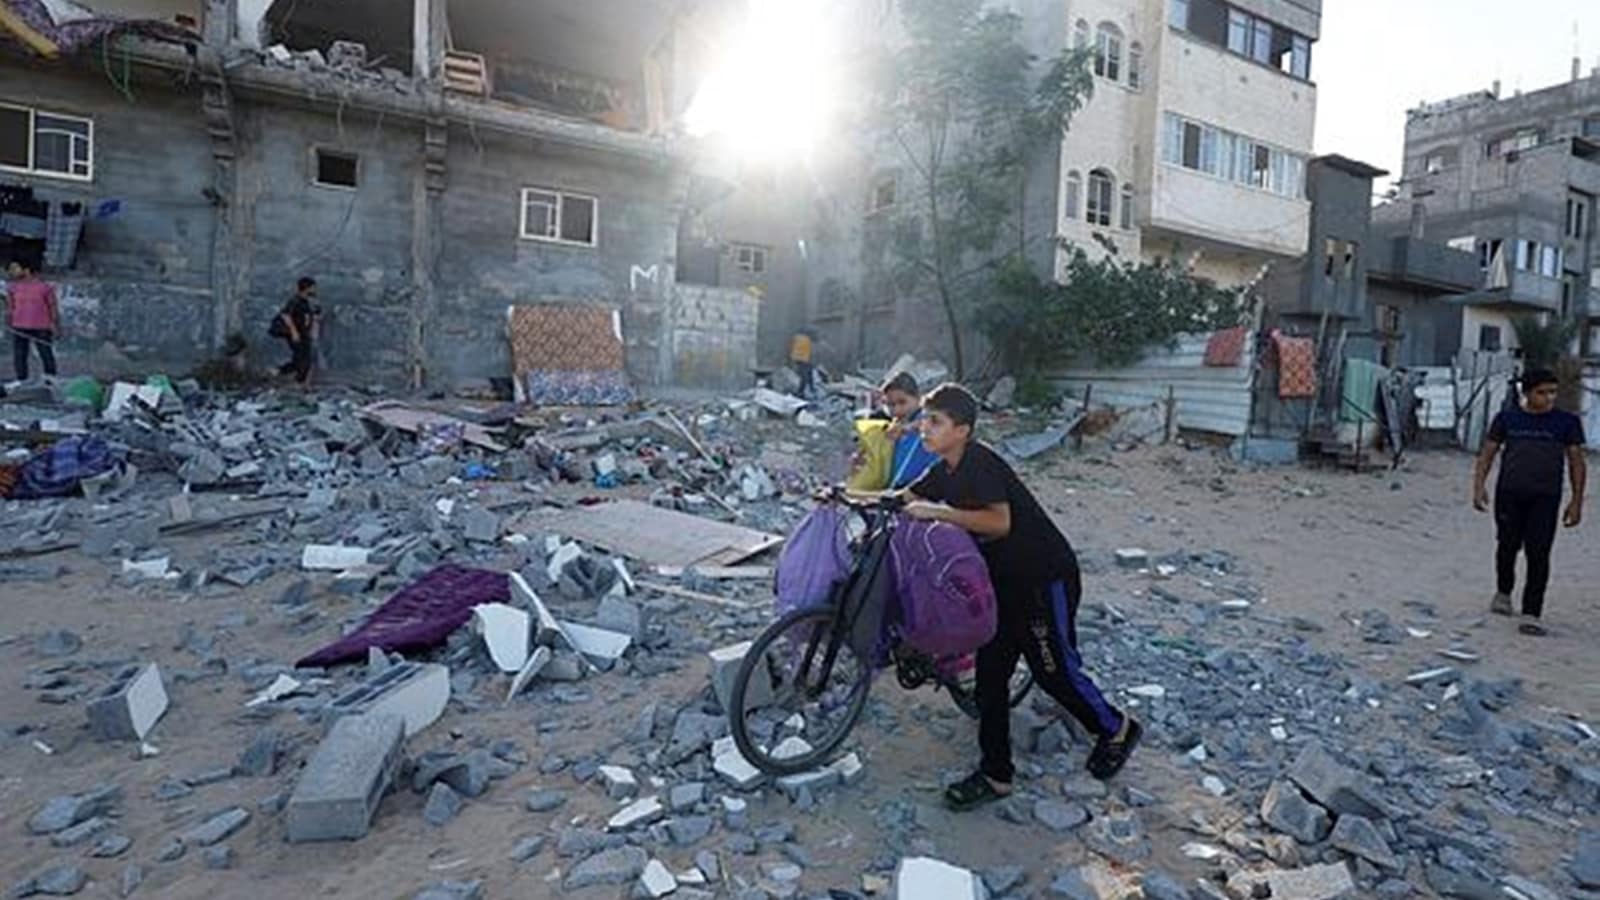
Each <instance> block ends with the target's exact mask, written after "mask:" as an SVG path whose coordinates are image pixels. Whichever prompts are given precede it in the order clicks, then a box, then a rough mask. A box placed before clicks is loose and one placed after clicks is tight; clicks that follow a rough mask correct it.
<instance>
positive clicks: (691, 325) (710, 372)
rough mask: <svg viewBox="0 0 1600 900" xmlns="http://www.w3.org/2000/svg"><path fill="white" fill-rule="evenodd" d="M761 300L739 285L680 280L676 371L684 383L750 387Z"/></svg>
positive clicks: (676, 296)
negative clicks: (731, 285) (701, 283)
mask: <svg viewBox="0 0 1600 900" xmlns="http://www.w3.org/2000/svg"><path fill="white" fill-rule="evenodd" d="M760 311H761V301H760V299H759V298H758V297H757V296H756V295H755V294H753V293H751V292H750V291H747V290H740V289H738V288H726V287H708V286H705V285H693V284H680V285H677V286H676V287H674V288H673V298H672V370H673V380H674V381H675V382H677V383H680V384H696V385H702V386H705V387H715V388H726V389H736V388H743V387H748V386H749V385H750V383H751V370H752V369H753V368H754V367H755V365H756V325H757V319H758V317H759V316H760Z"/></svg>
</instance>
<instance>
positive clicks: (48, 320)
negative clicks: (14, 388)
mask: <svg viewBox="0 0 1600 900" xmlns="http://www.w3.org/2000/svg"><path fill="white" fill-rule="evenodd" d="M8 272H9V274H10V276H11V282H10V283H9V284H8V285H6V325H7V326H9V328H10V330H11V360H12V362H13V363H14V364H15V365H16V368H17V380H18V381H27V380H28V356H29V354H30V353H31V350H32V348H34V347H37V348H38V349H39V361H40V362H42V363H44V373H45V374H46V375H54V374H56V350H55V345H56V336H57V335H59V334H60V333H61V317H60V314H59V312H58V308H57V306H56V289H55V286H54V285H51V284H48V283H46V282H44V281H40V280H39V275H38V273H37V272H35V271H34V270H33V267H32V266H31V265H28V264H27V263H23V262H13V263H12V264H11V268H10V269H9V270H8Z"/></svg>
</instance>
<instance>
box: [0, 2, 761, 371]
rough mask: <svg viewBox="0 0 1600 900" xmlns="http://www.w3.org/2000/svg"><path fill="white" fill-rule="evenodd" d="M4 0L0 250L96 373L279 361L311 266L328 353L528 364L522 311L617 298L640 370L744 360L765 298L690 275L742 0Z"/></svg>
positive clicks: (358, 366)
mask: <svg viewBox="0 0 1600 900" xmlns="http://www.w3.org/2000/svg"><path fill="white" fill-rule="evenodd" d="M4 5H5V9H6V11H7V12H8V13H9V15H8V16H7V17H6V20H5V29H4V31H5V33H4V40H3V41H0V154H3V157H0V197H3V198H4V203H5V204H6V209H5V210H4V216H5V217H4V218H3V219H0V231H3V232H4V237H3V238H0V255H4V256H6V257H7V258H10V257H23V258H29V259H35V260H37V261H39V262H42V263H43V264H44V272H45V275H46V277H47V278H49V279H50V280H51V281H53V282H55V283H56V284H57V285H58V286H59V293H60V296H61V302H62V312H63V319H64V323H65V327H66V332H67V334H66V342H67V348H68V350H67V356H68V357H69V358H73V357H74V356H76V357H78V358H79V359H80V360H82V359H88V360H91V361H92V366H91V365H90V364H88V363H86V364H84V366H83V367H85V368H89V367H93V368H100V369H115V368H119V367H122V368H127V367H139V368H146V369H148V368H154V367H170V368H174V369H181V368H184V367H187V366H190V365H192V364H194V363H196V362H198V361H199V360H201V359H203V358H204V357H206V356H208V355H210V354H211V353H213V352H214V351H215V348H218V347H220V346H222V345H223V343H224V342H225V341H226V339H227V338H228V336H229V335H231V334H235V333H238V334H242V335H244V336H245V337H246V338H247V339H248V340H249V341H250V343H251V344H252V345H255V347H256V350H255V351H254V354H255V355H257V356H260V357H261V358H262V359H261V361H271V360H270V358H271V357H272V356H273V355H275V354H276V352H277V350H276V348H275V347H272V346H261V345H264V344H269V343H270V340H269V339H268V337H267V324H268V321H269V320H270V318H271V317H272V316H273V315H274V314H275V313H276V312H277V310H278V309H279V308H280V307H281V305H282V304H283V302H284V301H285V299H286V298H287V296H288V294H289V293H290V292H291V291H292V288H293V283H294V280H295V279H296V278H297V277H299V276H301V275H310V276H312V277H315V278H316V279H317V280H318V282H319V284H320V288H321V298H322V303H323V306H324V308H325V318H324V330H323V340H322V344H323V353H324V359H323V363H324V365H325V366H326V367H327V368H328V369H330V370H331V371H332V372H334V373H336V375H337V376H342V377H351V378H371V377H379V378H390V379H394V378H397V377H401V376H403V377H404V379H405V380H406V381H408V382H410V383H413V384H418V385H421V384H428V385H451V384H457V383H461V382H464V381H481V380H483V379H487V378H495V377H504V376H507V375H509V374H510V373H511V371H512V367H513V360H512V354H513V350H512V347H511V343H510V341H508V337H507V331H508V325H507V323H508V318H509V314H508V308H510V307H516V306H522V305H530V304H551V303H553V304H563V305H576V306H579V307H581V308H584V309H586V310H590V311H593V310H592V309H591V308H597V309H603V310H609V311H611V312H612V315H611V316H610V317H609V321H610V323H611V324H612V327H613V328H614V329H615V330H616V331H617V332H618V333H619V336H620V340H621V343H622V344H623V345H624V348H625V349H624V352H623V354H622V356H623V357H624V359H625V370H626V377H627V379H628V380H629V381H630V382H631V383H632V384H635V385H655V384H664V383H682V382H691V383H700V384H706V385H723V384H728V383H744V382H746V381H747V380H748V378H749V372H750V369H751V367H752V366H753V364H754V356H755V335H756V319H757V311H758V301H757V297H756V292H752V291H750V290H747V289H745V287H744V286H740V285H737V284H727V285H724V284H720V283H717V282H715V281H713V283H710V284H705V283H702V284H698V285H694V286H692V287H691V286H680V285H679V282H678V278H677V268H678V261H677V253H678V248H679V244H680V240H679V233H680V230H681V228H682V227H683V218H684V217H683V212H684V209H685V205H686V203H687V202H688V196H689V193H690V185H691V182H692V181H693V178H694V174H693V168H694V158H693V152H692V146H691V144H690V142H688V141H687V139H685V138H683V137H682V136H681V130H680V128H679V126H678V121H679V117H680V115H681V113H682V112H683V111H684V109H685V108H686V107H687V105H688V102H689V100H690V99H691V97H692V94H693V90H694V86H695V84H696V81H697V79H698V78H699V77H700V71H699V67H700V66H702V65H703V62H702V60H703V59H704V58H705V57H706V55H707V54H706V52H705V47H706V45H707V42H708V41H710V40H711V36H712V35H714V33H715V29H716V27H717V24H718V22H719V16H722V15H724V14H725V12H726V10H725V9H724V8H723V6H724V5H723V4H720V3H716V2H695V0H648V2H624V0H604V2H587V3H583V2H566V0H564V2H555V3H544V4H538V5H527V4H514V3H510V2H506V0H451V2H449V3H446V0H415V2H414V3H412V4H411V5H410V9H409V10H408V11H409V12H410V15H400V14H397V10H396V8H395V6H394V4H380V3H376V2H372V0H347V2H333V0H277V2H266V0H189V2H185V0H106V2H103V3H100V4H98V5H96V6H95V7H94V8H93V9H89V8H85V7H82V6H78V5H76V4H73V3H71V2H69V0H4ZM47 238H49V239H48V240H47ZM703 281H704V280H703ZM582 321H586V322H590V323H594V322H599V323H602V324H603V323H605V322H607V321H608V318H607V317H606V316H600V317H599V318H596V317H594V316H589V317H587V318H586V319H583V320H582ZM597 327H598V326H597ZM80 351H81V352H80ZM91 351H93V353H92V355H91Z"/></svg>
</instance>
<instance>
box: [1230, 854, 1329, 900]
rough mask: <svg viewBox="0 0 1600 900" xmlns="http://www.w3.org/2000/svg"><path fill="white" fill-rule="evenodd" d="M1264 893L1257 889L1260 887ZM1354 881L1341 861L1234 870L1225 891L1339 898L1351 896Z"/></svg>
mask: <svg viewBox="0 0 1600 900" xmlns="http://www.w3.org/2000/svg"><path fill="white" fill-rule="evenodd" d="M1263 890H1264V891H1265V893H1260V892H1261V891H1263ZM1355 891H1356V884H1355V881H1354V879H1352V878H1351V877H1350V869H1349V867H1348V866H1346V865H1344V864H1343V863H1329V864H1327V865H1320V866H1308V867H1306V868H1303V869H1277V870H1273V871H1270V872H1247V871H1238V872H1235V873H1233V874H1232V875H1230V876H1228V893H1229V894H1231V895H1232V896H1235V897H1260V896H1266V897H1272V898H1273V900H1339V898H1343V897H1353V896H1355Z"/></svg>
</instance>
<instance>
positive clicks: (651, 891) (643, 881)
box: [639, 859, 678, 900]
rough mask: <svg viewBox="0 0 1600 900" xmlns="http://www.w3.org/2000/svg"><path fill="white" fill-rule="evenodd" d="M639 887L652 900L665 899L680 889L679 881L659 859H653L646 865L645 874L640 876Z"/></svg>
mask: <svg viewBox="0 0 1600 900" xmlns="http://www.w3.org/2000/svg"><path fill="white" fill-rule="evenodd" d="M639 886H640V887H641V888H643V889H644V892H645V894H646V895H647V896H649V897H650V898H651V900H657V898H660V897H665V896H667V895H668V894H670V893H672V892H673V891H676V890H677V889H678V879H677V878H675V877H674V876H673V874H672V872H670V871H669V870H668V869H667V867H666V865H665V864H663V863H662V862H661V860H659V859H652V860H650V861H649V862H648V863H645V867H644V872H642V873H640V875H639Z"/></svg>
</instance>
